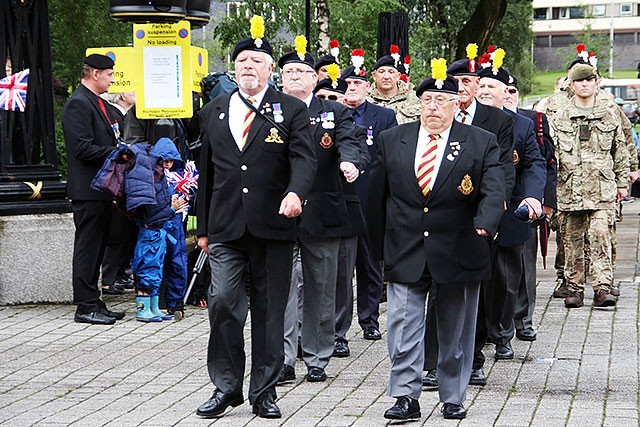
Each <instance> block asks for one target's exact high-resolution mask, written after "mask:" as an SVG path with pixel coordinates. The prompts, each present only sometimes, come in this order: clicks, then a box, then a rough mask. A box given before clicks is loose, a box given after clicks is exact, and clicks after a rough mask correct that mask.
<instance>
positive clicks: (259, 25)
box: [231, 16, 273, 61]
mask: <svg viewBox="0 0 640 427" xmlns="http://www.w3.org/2000/svg"><path fill="white" fill-rule="evenodd" d="M249 22H250V23H251V37H248V38H246V39H242V40H240V41H239V42H238V43H237V44H236V46H235V48H234V49H233V54H232V55H231V60H232V61H235V60H236V57H237V56H238V55H239V54H240V52H242V51H244V50H253V51H255V52H264V53H266V54H267V55H269V56H273V49H272V48H271V45H270V44H269V42H268V41H267V39H265V38H264V18H262V17H261V16H253V17H252V18H251V19H250V20H249Z"/></svg>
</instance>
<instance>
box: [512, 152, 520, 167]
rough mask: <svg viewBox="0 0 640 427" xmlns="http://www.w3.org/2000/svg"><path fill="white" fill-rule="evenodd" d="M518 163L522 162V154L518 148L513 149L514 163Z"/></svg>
mask: <svg viewBox="0 0 640 427" xmlns="http://www.w3.org/2000/svg"><path fill="white" fill-rule="evenodd" d="M518 163H520V155H519V154H518V151H517V150H513V164H514V165H517V164H518Z"/></svg>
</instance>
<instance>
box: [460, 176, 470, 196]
mask: <svg viewBox="0 0 640 427" xmlns="http://www.w3.org/2000/svg"><path fill="white" fill-rule="evenodd" d="M458 191H460V192H461V193H462V194H463V195H465V196H468V195H469V194H471V192H472V191H473V183H472V182H471V177H470V176H469V175H468V174H467V175H465V176H464V178H462V182H460V185H458Z"/></svg>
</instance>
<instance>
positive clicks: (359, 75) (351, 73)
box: [340, 65, 367, 81]
mask: <svg viewBox="0 0 640 427" xmlns="http://www.w3.org/2000/svg"><path fill="white" fill-rule="evenodd" d="M340 78H341V79H360V80H365V81H366V80H367V70H365V69H364V68H359V69H358V72H356V67H354V66H353V65H349V66H348V67H347V68H346V69H345V70H344V71H343V72H342V74H341V75H340Z"/></svg>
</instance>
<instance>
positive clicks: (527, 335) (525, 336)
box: [516, 328, 538, 341]
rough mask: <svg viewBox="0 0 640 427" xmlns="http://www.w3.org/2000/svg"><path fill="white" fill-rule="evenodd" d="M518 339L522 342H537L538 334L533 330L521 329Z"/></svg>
mask: <svg viewBox="0 0 640 427" xmlns="http://www.w3.org/2000/svg"><path fill="white" fill-rule="evenodd" d="M516 338H518V339H519V340H520V341H535V340H536V338H538V334H537V333H536V331H534V330H533V329H531V328H526V329H520V330H519V331H516Z"/></svg>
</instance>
